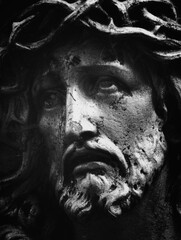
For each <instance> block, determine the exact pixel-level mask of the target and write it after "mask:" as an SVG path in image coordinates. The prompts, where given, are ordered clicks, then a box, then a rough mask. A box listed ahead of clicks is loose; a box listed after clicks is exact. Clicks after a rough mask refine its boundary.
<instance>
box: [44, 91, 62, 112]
mask: <svg viewBox="0 0 181 240" xmlns="http://www.w3.org/2000/svg"><path fill="white" fill-rule="evenodd" d="M61 104H62V96H61V94H60V93H58V92H52V91H51V92H47V93H46V94H44V96H43V97H42V106H43V108H45V109H51V108H55V107H57V106H58V105H61Z"/></svg>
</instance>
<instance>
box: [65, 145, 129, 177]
mask: <svg viewBox="0 0 181 240" xmlns="http://www.w3.org/2000/svg"><path fill="white" fill-rule="evenodd" d="M95 161H96V162H104V163H106V164H109V165H111V166H112V167H115V166H118V168H119V171H120V174H121V176H122V177H124V176H125V175H126V174H127V165H126V164H125V159H122V157H121V159H120V157H119V156H117V154H116V153H113V152H111V153H110V152H109V151H106V150H104V149H101V148H100V149H98V150H97V149H96V150H95V149H90V148H88V149H87V148H86V147H84V146H83V147H81V148H77V147H76V144H72V145H70V146H69V147H68V148H67V149H66V151H65V153H64V155H63V176H64V177H65V179H64V180H66V179H67V178H68V179H69V178H70V176H71V174H72V172H73V169H74V168H75V167H76V166H78V165H80V164H84V163H88V162H95Z"/></svg>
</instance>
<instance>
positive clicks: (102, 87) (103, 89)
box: [96, 76, 118, 94]
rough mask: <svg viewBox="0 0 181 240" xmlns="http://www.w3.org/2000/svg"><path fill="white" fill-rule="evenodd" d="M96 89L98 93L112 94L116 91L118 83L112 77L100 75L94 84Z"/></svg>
mask: <svg viewBox="0 0 181 240" xmlns="http://www.w3.org/2000/svg"><path fill="white" fill-rule="evenodd" d="M96 90H97V92H99V93H105V94H112V93H115V92H117V91H118V84H117V83H116V80H115V79H114V78H111V77H107V76H106V77H101V78H99V80H98V82H97V84H96Z"/></svg>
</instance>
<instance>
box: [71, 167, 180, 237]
mask: <svg viewBox="0 0 181 240" xmlns="http://www.w3.org/2000/svg"><path fill="white" fill-rule="evenodd" d="M167 173H168V170H167V166H165V167H164V168H163V169H162V171H161V173H159V177H157V178H156V179H155V181H154V183H152V185H151V186H150V187H149V190H148V191H147V192H146V193H145V195H144V197H143V198H142V199H141V200H140V203H138V204H136V205H135V206H133V207H132V209H130V210H128V212H127V213H125V214H124V215H122V216H121V217H120V218H119V219H116V218H113V217H110V216H105V215H104V216H101V214H100V215H99V216H97V215H98V214H96V217H95V218H93V220H90V221H88V222H86V223H80V224H77V223H76V224H75V229H76V239H77V240H111V239H113V238H114V240H133V239H134V240H170V239H171V240H176V239H177V237H176V233H175V229H174V221H173V210H172V207H171V205H170V201H166V195H167V188H168V184H167V182H168V180H167V178H168V177H167V176H168V174H167ZM96 213H97V212H96Z"/></svg>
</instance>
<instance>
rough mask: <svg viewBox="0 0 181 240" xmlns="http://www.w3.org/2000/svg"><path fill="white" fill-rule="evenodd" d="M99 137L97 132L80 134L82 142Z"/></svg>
mask: <svg viewBox="0 0 181 240" xmlns="http://www.w3.org/2000/svg"><path fill="white" fill-rule="evenodd" d="M96 135H97V132H93V131H84V132H81V133H80V140H83V141H86V140H89V139H91V138H93V137H95V136H96Z"/></svg>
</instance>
